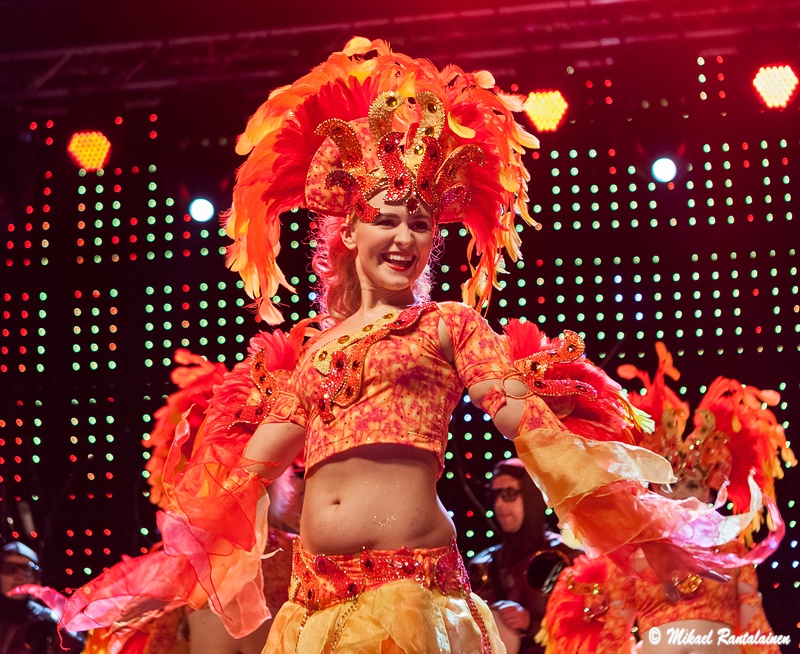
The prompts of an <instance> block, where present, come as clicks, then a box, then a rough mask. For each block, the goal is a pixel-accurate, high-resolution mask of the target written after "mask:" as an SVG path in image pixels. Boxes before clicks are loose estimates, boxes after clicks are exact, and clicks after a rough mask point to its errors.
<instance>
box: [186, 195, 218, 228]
mask: <svg viewBox="0 0 800 654" xmlns="http://www.w3.org/2000/svg"><path fill="white" fill-rule="evenodd" d="M189 215H190V216H191V217H192V218H193V219H194V220H196V221H197V222H200V223H204V222H206V221H208V220H211V219H212V218H213V217H214V205H213V204H211V203H210V202H209V201H208V200H206V199H205V198H197V199H196V200H192V202H191V204H189Z"/></svg>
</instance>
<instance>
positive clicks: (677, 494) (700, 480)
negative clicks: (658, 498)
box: [655, 470, 711, 504]
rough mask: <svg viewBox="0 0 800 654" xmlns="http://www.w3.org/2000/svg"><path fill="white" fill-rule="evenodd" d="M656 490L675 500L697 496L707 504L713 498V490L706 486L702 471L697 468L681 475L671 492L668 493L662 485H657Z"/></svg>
mask: <svg viewBox="0 0 800 654" xmlns="http://www.w3.org/2000/svg"><path fill="white" fill-rule="evenodd" d="M655 491H656V492H657V493H658V494H659V495H663V496H664V497H668V498H670V499H673V500H685V499H687V498H689V497H695V498H697V499H698V500H700V501H701V502H705V503H706V504H708V502H709V501H710V500H711V490H710V489H709V488H708V486H706V483H705V479H704V477H703V475H702V473H700V472H699V471H697V470H693V471H692V472H689V473H686V474H683V475H681V476H680V477H679V478H678V481H677V482H676V483H674V484H672V492H671V493H668V492H667V491H666V489H664V488H663V487H662V486H658V487H656V489H655Z"/></svg>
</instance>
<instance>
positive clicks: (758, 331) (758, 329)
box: [756, 325, 761, 334]
mask: <svg viewBox="0 0 800 654" xmlns="http://www.w3.org/2000/svg"><path fill="white" fill-rule="evenodd" d="M760 333H761V325H759V326H758V327H756V334H760Z"/></svg>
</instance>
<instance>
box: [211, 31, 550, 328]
mask: <svg viewBox="0 0 800 654" xmlns="http://www.w3.org/2000/svg"><path fill="white" fill-rule="evenodd" d="M521 110H522V98H521V97H519V96H515V95H508V94H505V93H503V92H502V91H500V90H498V89H497V88H496V87H495V81H494V78H493V77H492V75H491V74H490V73H488V72H486V71H480V72H476V73H465V72H464V71H463V70H461V69H460V68H458V67H456V66H447V67H445V68H444V69H442V70H438V69H437V68H436V67H435V66H434V65H433V64H432V63H431V62H430V61H427V60H424V59H412V58H410V57H407V56H405V55H402V54H400V53H396V52H392V50H391V49H390V48H389V46H388V44H386V43H385V42H383V41H379V40H378V41H369V40H367V39H363V38H354V39H352V40H351V41H350V42H349V43H348V44H347V45H346V46H345V49H344V50H343V51H342V52H335V53H333V54H332V55H330V57H328V59H327V60H326V61H325V62H324V63H322V64H320V65H319V66H317V67H316V68H314V69H313V70H312V71H311V72H310V73H308V74H307V75H305V76H304V77H302V78H300V79H299V80H297V81H296V82H294V83H293V84H291V85H289V86H286V87H282V88H279V89H276V90H275V91H273V92H272V93H271V94H270V96H269V98H268V99H267V101H266V102H265V103H264V104H263V105H261V107H260V108H259V109H258V111H257V112H256V113H255V115H254V116H253V117H252V118H251V119H250V121H249V122H248V124H247V128H246V129H245V132H244V133H243V134H242V135H241V136H240V138H239V141H238V143H237V146H236V151H237V152H238V153H239V154H243V155H245V154H246V155H249V156H248V159H247V161H246V162H245V163H244V164H243V165H242V166H241V167H240V169H239V171H238V173H237V180H236V187H235V188H234V192H233V205H232V207H231V210H230V213H229V214H228V217H227V221H226V231H227V233H228V235H229V236H230V237H231V238H232V239H233V244H232V245H231V246H230V247H229V250H228V257H227V264H228V266H229V267H230V268H231V269H232V270H235V271H236V272H238V273H239V274H240V275H241V276H242V279H243V280H244V286H245V291H246V292H247V293H248V295H250V297H252V298H254V300H255V301H256V306H257V307H258V314H259V317H260V319H263V320H266V321H267V322H269V323H272V324H275V323H279V322H281V316H280V313H279V312H278V311H277V309H276V308H275V307H274V306H273V305H272V303H271V302H270V300H269V298H271V297H272V296H273V295H274V294H275V293H276V292H277V290H278V287H279V286H281V285H282V286H284V287H286V288H288V289H291V290H293V289H292V287H291V286H290V285H289V283H288V282H287V280H286V278H285V277H284V275H283V273H282V272H281V270H280V268H279V267H278V264H277V262H276V258H277V256H278V253H279V250H280V243H279V236H280V215H281V214H282V213H284V212H286V211H289V210H291V209H294V208H297V207H304V208H307V209H310V210H312V211H316V212H319V213H323V214H325V215H332V216H343V217H345V218H347V219H350V218H352V217H357V218H359V219H360V220H362V221H363V222H371V221H372V220H373V219H374V217H375V215H376V214H377V210H376V209H375V208H374V207H373V206H372V205H370V203H369V201H370V199H371V198H372V197H373V196H374V195H376V194H377V193H378V192H380V191H383V190H385V191H386V196H385V198H386V201H387V202H389V203H406V205H407V206H408V207H409V209H412V208H413V207H414V205H415V204H416V203H417V202H419V201H421V202H424V203H425V204H427V205H428V206H429V207H430V208H431V211H432V217H433V221H434V223H435V224H441V223H446V222H455V221H460V222H462V223H463V224H464V225H465V227H466V228H467V229H468V230H469V232H470V235H471V241H470V244H469V247H468V257H471V255H472V254H473V252H474V253H475V254H477V255H478V257H479V260H478V263H477V264H476V265H474V266H473V265H472V262H470V267H471V272H472V276H471V278H470V279H469V280H468V281H467V282H466V283H465V284H464V286H463V299H464V301H465V302H468V303H470V304H472V305H478V306H483V305H484V304H485V303H486V302H487V301H488V299H489V295H490V293H491V289H492V286H494V285H496V284H497V274H498V269H499V266H500V257H501V254H502V251H503V250H504V249H505V250H506V251H507V252H508V253H509V255H510V256H511V257H512V258H513V259H515V260H516V259H517V258H518V257H519V256H520V252H519V244H520V239H519V235H518V233H517V231H516V229H515V226H514V221H515V217H516V215H517V214H519V215H520V216H521V217H522V219H523V220H525V221H526V222H527V223H529V224H535V222H534V221H533V219H532V218H531V217H530V215H529V214H528V209H527V201H528V196H527V182H528V179H529V175H528V172H527V170H526V169H525V166H524V165H523V163H522V155H523V154H524V153H525V148H535V147H538V141H537V140H536V138H535V137H533V136H532V135H530V134H528V133H527V132H526V131H525V130H524V129H523V128H522V127H521V126H520V125H519V124H518V123H517V122H516V121H515V120H514V116H513V114H514V112H518V111H521ZM409 203H410V204H409Z"/></svg>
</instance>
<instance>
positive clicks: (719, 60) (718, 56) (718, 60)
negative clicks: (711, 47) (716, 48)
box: [717, 55, 722, 64]
mask: <svg viewBox="0 0 800 654" xmlns="http://www.w3.org/2000/svg"><path fill="white" fill-rule="evenodd" d="M717 63H718V64H721V63H722V55H717Z"/></svg>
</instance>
